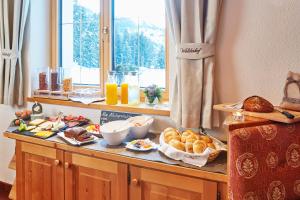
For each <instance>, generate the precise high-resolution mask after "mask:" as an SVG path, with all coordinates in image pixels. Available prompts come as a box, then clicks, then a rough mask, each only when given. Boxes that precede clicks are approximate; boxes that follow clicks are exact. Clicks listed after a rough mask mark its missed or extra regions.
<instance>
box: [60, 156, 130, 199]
mask: <svg viewBox="0 0 300 200" xmlns="http://www.w3.org/2000/svg"><path fill="white" fill-rule="evenodd" d="M127 173H128V168H127V165H126V164H122V163H117V162H113V161H108V160H102V159H98V158H93V157H89V156H83V155H79V154H74V153H68V152H66V153H65V195H66V196H65V197H66V200H87V199H88V200H120V199H122V200H126V199H128V176H127Z"/></svg>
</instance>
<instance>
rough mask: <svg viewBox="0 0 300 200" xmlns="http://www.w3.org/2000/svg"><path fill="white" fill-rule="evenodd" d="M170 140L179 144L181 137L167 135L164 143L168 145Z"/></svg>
mask: <svg viewBox="0 0 300 200" xmlns="http://www.w3.org/2000/svg"><path fill="white" fill-rule="evenodd" d="M170 140H177V141H178V142H180V140H181V137H180V136H179V135H169V136H167V137H165V142H166V143H169V142H170Z"/></svg>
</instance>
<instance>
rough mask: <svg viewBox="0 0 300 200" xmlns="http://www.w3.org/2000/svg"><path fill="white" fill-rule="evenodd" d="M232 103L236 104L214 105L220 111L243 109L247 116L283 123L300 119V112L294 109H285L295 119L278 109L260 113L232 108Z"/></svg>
mask: <svg viewBox="0 0 300 200" xmlns="http://www.w3.org/2000/svg"><path fill="white" fill-rule="evenodd" d="M230 105H234V104H233V103H225V104H218V105H214V109H215V110H219V111H224V112H236V111H238V110H241V111H243V114H244V115H247V116H251V117H257V118H262V119H268V120H271V121H276V122H282V123H287V124H291V123H295V122H299V121H300V112H296V111H292V110H286V109H283V110H285V111H288V112H289V113H291V114H293V115H294V116H295V118H294V119H288V118H287V117H286V116H284V115H283V114H281V113H280V112H278V111H273V112H271V113H258V112H250V111H245V110H243V109H235V108H231V107H230ZM278 108H279V107H278ZM280 109H282V108H280Z"/></svg>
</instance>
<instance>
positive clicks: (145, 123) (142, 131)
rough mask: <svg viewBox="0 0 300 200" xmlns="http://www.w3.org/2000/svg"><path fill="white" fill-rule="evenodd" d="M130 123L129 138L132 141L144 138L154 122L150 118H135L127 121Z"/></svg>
mask: <svg viewBox="0 0 300 200" xmlns="http://www.w3.org/2000/svg"><path fill="white" fill-rule="evenodd" d="M127 121H128V122H129V123H130V126H131V127H130V137H131V138H134V139H141V138H145V137H146V135H147V133H148V132H149V129H150V127H151V125H152V123H153V121H154V119H153V118H152V117H148V116H136V117H131V118H129V119H128V120H127Z"/></svg>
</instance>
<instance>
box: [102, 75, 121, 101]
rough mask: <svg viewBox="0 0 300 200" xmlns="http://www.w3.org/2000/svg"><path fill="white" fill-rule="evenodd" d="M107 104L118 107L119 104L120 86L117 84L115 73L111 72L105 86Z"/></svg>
mask: <svg viewBox="0 0 300 200" xmlns="http://www.w3.org/2000/svg"><path fill="white" fill-rule="evenodd" d="M105 97H106V104H108V105H116V104H117V103H118V84H117V82H116V74H115V72H109V74H108V79H107V82H106V84H105Z"/></svg>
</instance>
